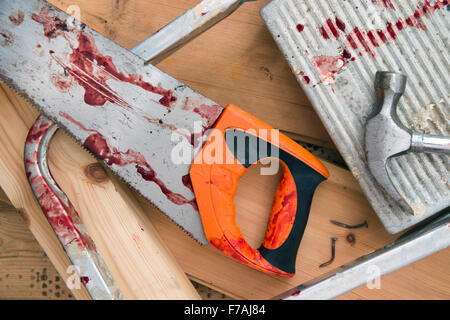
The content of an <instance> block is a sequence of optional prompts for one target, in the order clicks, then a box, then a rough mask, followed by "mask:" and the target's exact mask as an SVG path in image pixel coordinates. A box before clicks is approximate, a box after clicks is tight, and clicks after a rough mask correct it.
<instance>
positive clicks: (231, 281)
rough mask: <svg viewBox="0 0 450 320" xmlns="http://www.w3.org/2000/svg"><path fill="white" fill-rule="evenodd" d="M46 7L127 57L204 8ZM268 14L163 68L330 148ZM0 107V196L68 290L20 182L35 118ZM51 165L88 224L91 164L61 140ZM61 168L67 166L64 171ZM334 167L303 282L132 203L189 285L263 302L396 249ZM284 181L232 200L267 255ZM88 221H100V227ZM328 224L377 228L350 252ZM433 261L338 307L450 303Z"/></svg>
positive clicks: (17, 105)
mask: <svg viewBox="0 0 450 320" xmlns="http://www.w3.org/2000/svg"><path fill="white" fill-rule="evenodd" d="M50 2H52V3H54V4H55V5H57V6H59V7H61V8H62V9H65V8H67V7H68V6H69V5H74V4H75V5H79V7H80V8H81V20H82V21H83V22H85V23H86V24H88V25H89V26H91V27H92V28H94V29H96V30H97V31H99V32H101V33H103V34H104V35H105V36H107V37H109V38H111V39H113V40H114V41H116V42H118V43H119V44H121V45H122V46H124V47H126V48H131V47H133V46H134V45H136V44H137V43H138V42H139V41H141V40H143V39H145V38H146V37H147V36H148V35H149V34H150V33H152V32H154V31H156V30H158V29H159V28H160V27H161V26H163V25H164V24H165V23H167V22H169V21H170V20H171V19H173V18H175V17H176V16H177V15H179V14H181V13H182V12H183V11H185V10H186V9H188V8H189V7H191V6H192V5H193V4H194V3H195V2H196V1H195V0H194V1H191V0H190V1H187V0H185V1H179V0H165V1H144V0H130V1H124V0H122V1H117V0H114V1H113V0H108V1H106V0H105V1H82V0H79V1H76V0H71V1H60V0H52V1H50ZM267 2H268V1H258V2H249V3H245V4H244V5H243V6H242V7H241V8H240V9H239V10H238V11H237V12H236V13H234V14H233V15H231V16H230V17H229V18H228V19H226V20H225V21H223V22H221V23H220V24H218V25H216V26H215V27H214V28H212V29H211V30H209V31H207V32H206V33H204V34H202V35H201V36H200V37H198V38H197V39H195V40H194V41H192V42H191V43H189V44H188V45H187V46H186V47H184V48H182V49H181V50H179V51H178V52H176V53H175V54H174V55H172V56H171V57H169V58H168V59H166V60H164V61H163V62H161V63H160V64H159V65H158V67H159V68H161V69H162V70H164V71H166V72H168V73H169V74H171V75H172V76H174V77H176V78H178V79H179V80H181V81H183V82H185V83H187V84H188V85H190V86H192V87H193V88H194V89H196V90H198V91H200V92H201V93H203V94H205V95H207V96H208V97H210V98H212V99H213V100H215V101H217V102H218V103H220V104H226V103H234V104H236V105H238V106H240V107H242V108H243V109H245V110H247V111H249V112H251V113H253V114H254V115H256V116H257V117H260V118H261V119H262V120H264V121H266V122H268V123H269V124H271V125H273V126H275V127H277V128H280V129H282V130H283V131H285V132H287V133H288V134H289V135H291V137H294V138H298V139H300V140H302V141H306V142H314V143H316V144H318V145H322V146H328V147H333V143H332V142H331V139H330V137H329V136H328V134H327V133H326V131H325V129H324V128H323V126H322V125H321V123H320V120H319V119H318V118H317V116H316V115H315V113H314V111H313V110H312V108H311V105H310V103H309V101H308V100H307V99H306V96H305V95H304V93H303V92H302V90H301V89H300V87H299V86H298V84H297V83H296V81H295V79H294V77H293V76H292V74H291V73H290V70H289V69H288V67H287V64H286V62H285V61H284V58H283V57H282V55H281V54H280V53H279V51H278V49H277V47H276V45H275V43H274V42H273V40H272V39H271V37H270V35H269V33H268V31H267V30H266V28H265V26H264V23H263V21H262V20H261V18H260V16H259V9H260V7H261V6H262V5H263V4H265V3H267ZM0 103H1V108H0V169H1V170H2V173H3V174H2V175H1V176H0V185H1V186H2V188H3V189H4V191H5V193H6V194H7V195H8V197H9V199H10V200H11V202H12V203H14V204H16V203H28V204H29V205H27V207H26V210H25V208H24V207H23V206H17V205H16V207H17V209H18V210H19V211H20V212H21V213H22V215H23V216H24V217H26V219H25V220H26V221H27V222H28V225H29V227H30V229H31V232H32V233H33V235H34V236H35V237H36V239H37V240H38V242H39V244H40V245H41V246H42V248H43V249H44V250H45V252H46V254H47V255H48V257H49V258H50V261H52V263H53V264H54V265H55V267H56V270H57V271H58V273H59V274H60V275H61V277H62V278H64V274H65V270H66V267H67V265H68V264H69V263H70V262H69V261H68V259H67V257H66V256H65V255H64V251H63V250H62V249H61V247H60V246H59V245H58V242H57V240H56V237H54V235H53V236H52V230H51V229H50V227H49V225H48V223H47V224H46V223H45V222H46V221H45V219H42V217H41V216H42V212H41V211H40V208H39V207H37V204H36V203H33V201H34V198H33V195H32V194H31V191H30V188H29V186H28V184H27V181H26V177H25V175H24V172H23V162H22V161H23V159H22V152H23V144H24V140H25V136H26V133H27V130H28V128H29V126H31V124H32V123H33V121H34V119H35V118H36V116H37V112H36V111H35V110H34V109H32V108H31V107H30V106H28V105H27V104H26V103H25V102H24V101H23V100H22V99H20V98H19V97H17V96H16V94H15V93H13V92H11V91H10V90H9V89H8V88H5V87H4V86H2V89H1V91H0ZM49 157H50V159H49V160H50V165H51V170H52V173H53V175H54V177H55V179H56V180H57V182H58V183H59V184H60V186H61V187H62V189H63V190H65V192H66V193H67V194H68V196H69V198H70V199H71V200H72V202H73V204H74V206H75V208H76V209H77V210H78V211H79V212H80V214H81V215H82V214H84V213H82V212H81V211H84V210H83V208H85V206H86V205H87V204H86V203H84V202H83V201H81V199H82V198H83V197H80V195H79V194H77V188H76V184H77V183H78V182H75V181H74V180H73V178H72V179H70V178H68V175H67V171H68V170H69V171H71V172H79V171H77V170H80V168H83V165H85V164H86V162H84V161H89V163H94V162H95V160H94V159H92V158H89V160H86V159H88V157H90V156H89V155H87V154H86V152H85V151H84V150H83V149H82V148H81V147H79V146H78V145H76V143H75V142H74V141H72V140H71V139H69V138H68V137H67V136H65V135H64V134H63V133H61V132H60V133H58V134H57V136H56V137H55V138H54V141H53V142H52V145H51V147H50V154H49ZM80 159H82V161H80ZM61 160H64V161H65V162H64V164H62V163H61ZM326 166H327V168H328V169H329V171H330V173H331V177H330V179H329V180H328V181H326V182H324V183H322V184H321V185H320V186H319V188H318V189H317V192H316V194H315V197H314V200H313V204H312V208H311V214H310V219H309V222H308V226H307V229H306V232H305V235H304V237H303V240H302V243H301V245H300V249H299V254H298V256H297V265H296V267H297V273H296V275H295V277H293V278H290V279H284V278H279V277H274V276H270V275H266V274H263V273H261V272H259V271H256V270H253V269H250V268H248V267H246V266H243V265H241V264H239V263H237V262H235V261H234V260H231V259H229V258H227V257H226V256H224V255H222V254H221V252H219V251H218V250H216V249H214V248H212V247H211V246H206V247H201V246H199V245H198V244H197V243H196V242H195V241H194V240H192V239H191V238H189V237H188V236H187V235H186V234H184V233H183V232H182V231H181V230H180V229H179V228H178V227H177V226H175V225H174V224H173V223H172V222H170V221H169V220H168V219H167V218H166V217H165V216H164V215H163V214H161V213H160V212H159V211H158V210H156V209H155V208H154V207H153V206H152V205H151V204H149V202H147V201H146V200H145V199H142V198H141V197H139V196H138V195H136V194H133V197H136V198H137V199H138V201H139V203H140V206H141V207H142V210H143V212H144V214H145V219H148V221H149V223H151V224H152V225H154V226H155V228H156V230H157V231H158V233H159V234H160V236H161V238H162V239H163V241H164V242H165V244H166V245H167V246H168V248H169V249H170V251H171V252H172V254H173V255H174V256H175V257H176V259H177V261H178V263H179V264H180V265H181V267H182V269H183V270H184V271H185V272H186V273H187V274H188V275H189V277H190V278H191V279H193V280H195V281H198V282H199V283H203V284H206V285H208V286H209V287H212V288H214V289H216V290H218V291H220V292H222V293H225V294H227V295H228V296H231V297H234V298H246V299H249V298H250V299H266V298H270V297H272V296H274V295H276V294H279V293H280V292H283V291H284V290H287V289H289V288H290V287H292V286H294V285H298V284H300V283H303V282H305V281H307V280H310V279H312V278H314V277H316V276H318V275H320V274H322V273H324V272H326V271H329V270H331V269H333V268H335V267H337V266H339V265H341V264H344V263H347V262H349V261H351V260H353V259H355V258H357V257H359V256H361V255H363V254H365V253H368V252H370V251H372V250H374V249H376V248H379V247H381V246H383V245H385V244H387V243H389V242H391V241H392V240H394V239H395V238H396V237H397V236H393V235H389V234H388V233H387V232H386V231H385V230H384V228H383V226H382V225H381V223H380V221H379V220H378V218H377V217H376V215H375V213H374V212H373V211H372V209H371V208H370V206H369V204H368V202H367V200H366V199H365V197H364V195H363V193H362V191H361V189H360V187H359V185H358V184H357V182H356V180H355V179H354V178H353V176H352V175H351V173H350V172H348V171H347V170H345V169H342V168H339V167H337V166H334V165H332V164H329V163H326ZM276 179H277V177H276V176H272V177H270V176H269V177H268V176H265V177H262V176H260V175H259V174H258V167H254V168H253V169H252V170H251V172H249V173H248V174H247V175H246V176H245V177H244V178H243V179H242V180H241V181H240V187H239V190H238V194H237V195H236V197H235V203H236V207H237V222H238V225H239V226H240V227H241V230H242V231H243V233H244V235H245V236H246V238H247V239H248V241H249V242H250V243H251V244H252V245H254V246H257V245H258V244H259V243H260V240H261V239H262V237H263V235H264V231H265V226H266V223H267V218H268V213H269V210H270V207H271V202H272V196H273V190H274V188H275V186H276ZM113 183H116V182H113ZM34 202H35V201H34ZM39 217H40V218H39ZM91 217H92V219H94V218H95V215H92V216H91ZM123 219H126V216H123ZM330 219H335V220H339V221H342V222H345V223H349V224H356V223H360V222H362V221H364V220H367V221H368V223H369V228H367V229H358V230H354V231H353V232H352V234H353V236H354V238H355V241H354V243H349V242H348V241H347V240H346V239H347V236H348V234H349V232H348V230H345V229H342V228H339V227H337V226H334V225H332V224H331V223H330V222H329V220H330ZM91 221H94V220H91ZM95 228H96V226H95V225H91V226H90V229H89V230H93V231H94V230H95ZM2 230H3V229H2ZM94 232H95V231H94ZM331 237H337V238H338V242H337V249H336V250H337V251H336V259H335V261H334V262H333V263H332V264H331V265H330V266H328V267H326V268H319V265H320V264H321V263H322V262H324V261H326V260H328V259H329V255H330V238H331ZM124 241H126V239H124ZM19 254H20V253H19ZM432 258H433V260H430V259H431V258H428V259H425V260H422V261H420V262H417V263H415V264H413V265H411V266H409V267H407V268H404V269H402V270H400V271H398V272H395V273H393V274H391V275H388V276H386V277H383V279H382V281H381V289H379V290H369V289H368V288H366V287H361V288H359V289H356V290H354V291H352V292H350V293H348V294H346V295H344V296H342V297H341V298H343V299H359V298H362V299H379V298H397V299H398V298H415V299H421V298H440V299H448V298H449V297H450V288H449V279H450V275H449V274H448V270H447V269H448V268H447V266H448V261H449V250H448V249H447V250H445V251H443V252H440V253H437V254H435V255H433V257H432ZM0 261H1V259H0ZM429 261H430V262H429ZM0 270H1V269H0ZM11 274H12V273H11ZM0 277H2V279H4V277H3V276H0ZM79 291H80V290H74V292H72V294H73V295H74V296H75V297H76V298H79V299H82V298H86V292H83V291H82V290H81V291H80V292H79ZM60 294H61V293H60Z"/></svg>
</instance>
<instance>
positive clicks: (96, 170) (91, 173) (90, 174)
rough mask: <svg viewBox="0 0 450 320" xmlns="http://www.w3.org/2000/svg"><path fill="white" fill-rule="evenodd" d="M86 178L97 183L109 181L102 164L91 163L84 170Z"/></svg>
mask: <svg viewBox="0 0 450 320" xmlns="http://www.w3.org/2000/svg"><path fill="white" fill-rule="evenodd" d="M84 174H85V176H86V177H87V178H88V179H89V180H90V181H93V182H95V183H102V182H106V181H108V180H109V179H108V174H107V173H106V171H105V168H103V166H102V165H101V164H100V163H97V162H96V163H91V164H88V165H87V166H86V167H85V168H84Z"/></svg>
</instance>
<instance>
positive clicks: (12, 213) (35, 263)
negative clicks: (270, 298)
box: [0, 189, 229, 300]
mask: <svg viewBox="0 0 450 320" xmlns="http://www.w3.org/2000/svg"><path fill="white" fill-rule="evenodd" d="M193 285H194V287H195V289H196V290H197V292H198V293H199V295H200V296H201V297H202V299H229V298H228V297H226V296H225V295H223V294H220V293H218V292H217V291H214V290H211V289H210V288H208V287H205V286H203V285H200V284H198V283H193ZM0 299H20V300H23V299H44V300H49V299H51V300H53V299H54V300H58V299H59V300H61V299H63V300H67V299H74V297H73V295H72V293H71V292H70V290H69V289H68V288H67V286H66V284H65V282H64V281H63V280H62V278H61V276H60V275H59V274H58V272H57V271H56V269H55V267H54V266H53V264H52V263H51V261H50V259H49V258H48V257H47V255H46V254H45V252H44V250H42V248H41V246H40V245H39V243H38V242H37V241H36V239H35V238H34V236H33V234H32V233H31V232H30V229H29V228H28V226H27V224H26V223H25V221H24V220H23V218H22V217H21V216H20V214H19V213H18V212H17V210H16V209H15V208H14V207H13V205H12V204H11V203H10V202H9V200H8V199H7V197H6V195H5V193H4V192H3V190H1V189H0Z"/></svg>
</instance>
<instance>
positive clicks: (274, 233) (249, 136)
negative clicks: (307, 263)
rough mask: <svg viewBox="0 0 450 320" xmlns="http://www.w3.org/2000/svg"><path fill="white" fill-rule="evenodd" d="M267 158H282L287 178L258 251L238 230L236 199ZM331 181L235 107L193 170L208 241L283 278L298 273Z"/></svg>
mask: <svg viewBox="0 0 450 320" xmlns="http://www.w3.org/2000/svg"><path fill="white" fill-rule="evenodd" d="M267 158H278V159H279V162H278V163H280V164H281V167H282V168H283V174H282V177H281V180H280V183H279V185H278V188H277V191H276V193H275V198H274V201H273V204H272V210H271V213H270V218H269V224H268V226H267V231H266V235H265V239H264V242H263V243H262V245H261V247H260V248H259V249H257V250H256V249H253V248H252V247H250V245H249V244H248V243H247V242H246V241H245V239H244V237H243V235H242V233H241V231H240V230H239V228H238V226H237V225H236V221H235V207H234V203H233V197H234V195H235V194H236V190H237V187H238V183H239V179H240V178H241V177H242V176H243V175H244V174H245V172H246V171H247V170H248V168H250V167H251V166H252V165H253V164H255V163H257V162H258V161H260V160H263V159H267ZM273 174H276V172H274V173H273ZM328 176H329V173H328V171H327V169H326V168H325V166H324V165H323V164H322V163H321V162H320V161H319V160H318V159H317V158H315V157H314V156H313V155H312V154H311V153H309V152H308V151H306V150H305V149H304V148H302V147H301V146H299V145H298V144H296V143H295V142H294V141H292V140H291V139H289V138H288V137H286V136H285V135H283V134H281V133H279V132H278V131H277V130H274V129H273V128H271V127H270V126H268V125H267V124H265V123H264V122H262V121H261V120H259V119H257V118H255V117H253V116H252V115H250V114H248V113H247V112H245V111H243V110H241V109H239V108H238V107H236V106H234V105H228V106H227V107H226V108H225V110H224V111H223V113H222V115H221V116H220V118H219V119H218V121H217V123H216V125H215V126H214V129H213V130H212V131H211V132H210V134H209V140H208V142H206V143H205V145H204V146H203V149H202V150H201V152H199V154H198V155H197V156H196V157H195V159H194V161H193V164H192V166H191V169H190V177H191V181H192V186H193V188H194V193H195V196H196V199H197V204H198V208H199V211H200V216H201V219H202V223H203V228H204V230H205V234H206V237H207V238H208V241H209V242H210V243H211V244H212V245H213V246H215V247H216V248H218V249H219V250H221V251H223V252H224V253H225V254H226V255H228V256H230V257H232V258H234V259H236V260H238V261H240V262H242V263H244V264H246V265H248V266H251V267H253V268H255V269H258V270H261V271H264V272H267V273H270V274H275V275H279V276H284V277H291V276H293V275H294V273H295V260H296V256H297V251H298V247H299V245H300V240H301V238H302V236H303V232H304V230H305V226H306V222H307V219H308V215H309V210H310V205H311V201H312V197H313V193H314V190H315V189H316V187H317V186H318V184H319V183H320V182H322V181H324V180H325V179H326V178H328Z"/></svg>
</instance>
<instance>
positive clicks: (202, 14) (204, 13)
mask: <svg viewBox="0 0 450 320" xmlns="http://www.w3.org/2000/svg"><path fill="white" fill-rule="evenodd" d="M206 14H208V12H202V13H201V14H200V15H201V16H202V17H203V16H204V15H206Z"/></svg>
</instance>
